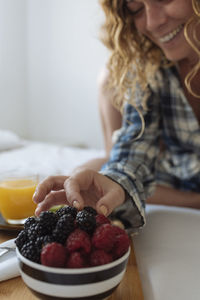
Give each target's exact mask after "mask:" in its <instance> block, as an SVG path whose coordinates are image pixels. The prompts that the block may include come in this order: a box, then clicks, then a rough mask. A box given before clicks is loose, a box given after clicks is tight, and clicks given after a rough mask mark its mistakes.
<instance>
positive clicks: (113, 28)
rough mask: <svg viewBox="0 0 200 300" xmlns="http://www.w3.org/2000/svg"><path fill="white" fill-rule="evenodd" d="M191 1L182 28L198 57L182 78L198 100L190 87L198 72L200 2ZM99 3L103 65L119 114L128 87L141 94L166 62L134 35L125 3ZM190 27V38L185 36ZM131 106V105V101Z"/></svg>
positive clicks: (111, 0) (150, 44) (158, 51)
mask: <svg viewBox="0 0 200 300" xmlns="http://www.w3.org/2000/svg"><path fill="white" fill-rule="evenodd" d="M191 1H192V5H193V10H194V16H193V17H192V18H191V19H190V20H188V22H187V24H186V25H185V28H184V34H185V37H186V40H187V41H188V43H189V44H190V45H191V47H192V48H193V49H194V51H195V52H196V53H197V54H198V57H199V62H198V63H197V64H196V65H195V67H194V68H193V69H192V70H191V71H190V72H189V73H188V75H187V76H186V78H185V84H186V87H187V88H188V90H189V92H190V93H191V94H193V95H194V96H195V97H198V98H200V95H196V94H195V93H194V92H193V91H192V88H191V81H192V80H193V78H194V76H195V75H196V73H197V71H198V70H199V69H200V51H199V42H200V41H199V40H198V39H197V35H196V32H197V26H198V25H199V23H200V0H191ZM100 4H101V6H102V8H103V11H104V14H105V22H104V24H103V25H102V27H101V40H102V42H103V43H104V45H105V46H106V47H107V48H108V49H109V50H110V51H111V53H110V57H109V61H108V64H107V68H108V70H109V88H111V87H112V88H115V89H117V93H116V95H117V96H115V97H114V99H113V105H114V106H115V107H116V108H117V109H118V110H120V111H122V109H123V104H124V101H125V99H126V97H124V95H126V93H127V91H128V89H129V88H131V89H132V91H133V92H134V90H135V87H136V84H139V85H140V87H141V89H142V90H143V91H145V90H146V89H147V85H148V84H149V83H150V82H153V81H154V78H155V73H156V71H157V70H158V69H159V68H160V67H161V66H166V65H167V64H169V62H168V61H167V59H166V58H165V56H164V54H163V52H162V51H161V49H160V48H159V47H158V46H156V45H155V44H154V43H153V42H152V41H151V40H149V39H148V38H147V37H145V36H143V35H141V34H139V33H138V32H137V30H136V28H135V26H134V22H133V16H132V15H131V14H130V11H129V10H128V8H127V6H126V2H125V0H100ZM191 25H192V28H193V36H192V39H191V38H190V37H189V34H188V31H189V27H190V26H191ZM196 45H197V46H196ZM136 62H137V63H136ZM127 74H128V76H127ZM146 100H147V97H144V99H142V103H141V104H142V106H143V107H144V108H145V107H146ZM132 101H134V99H133V100H132ZM133 105H135V103H134V102H133Z"/></svg>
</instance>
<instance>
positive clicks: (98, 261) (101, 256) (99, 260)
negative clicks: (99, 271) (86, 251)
mask: <svg viewBox="0 0 200 300" xmlns="http://www.w3.org/2000/svg"><path fill="white" fill-rule="evenodd" d="M112 260H113V258H112V255H111V254H110V253H107V252H105V251H104V250H101V249H96V250H94V251H93V252H92V253H91V255H90V265H91V266H92V267H94V266H100V265H105V264H108V263H110V262H112Z"/></svg>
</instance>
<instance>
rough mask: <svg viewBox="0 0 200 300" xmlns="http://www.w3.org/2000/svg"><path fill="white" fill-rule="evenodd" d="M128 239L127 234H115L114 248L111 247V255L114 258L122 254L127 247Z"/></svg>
mask: <svg viewBox="0 0 200 300" xmlns="http://www.w3.org/2000/svg"><path fill="white" fill-rule="evenodd" d="M129 245H130V240H129V237H128V234H126V233H124V234H119V235H117V236H116V240H115V244H114V248H113V256H114V259H117V258H119V257H121V256H122V255H124V254H125V253H126V252H127V251H128V248H129Z"/></svg>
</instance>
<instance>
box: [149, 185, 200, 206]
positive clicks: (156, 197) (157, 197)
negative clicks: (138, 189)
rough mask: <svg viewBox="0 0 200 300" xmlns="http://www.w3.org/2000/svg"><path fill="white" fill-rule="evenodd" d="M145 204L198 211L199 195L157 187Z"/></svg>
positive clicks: (199, 204)
mask: <svg viewBox="0 0 200 300" xmlns="http://www.w3.org/2000/svg"><path fill="white" fill-rule="evenodd" d="M147 203H148V204H161V205H169V206H178V207H189V208H197V209H200V194H198V193H194V192H190V191H180V190H176V189H173V188H170V187H166V186H161V185H157V187H156V190H155V193H154V194H153V195H152V196H151V197H149V198H148V199H147Z"/></svg>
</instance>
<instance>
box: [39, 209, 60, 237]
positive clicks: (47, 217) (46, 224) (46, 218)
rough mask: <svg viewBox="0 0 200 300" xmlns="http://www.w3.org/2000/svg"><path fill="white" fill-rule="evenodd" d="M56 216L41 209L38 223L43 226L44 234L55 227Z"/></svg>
mask: <svg viewBox="0 0 200 300" xmlns="http://www.w3.org/2000/svg"><path fill="white" fill-rule="evenodd" d="M57 221H58V216H57V215H56V214H55V213H53V212H51V211H43V212H41V214H40V215H39V222H38V223H39V225H40V226H42V228H45V232H46V234H50V233H51V232H52V230H53V229H54V228H55V226H56V223H57Z"/></svg>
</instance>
